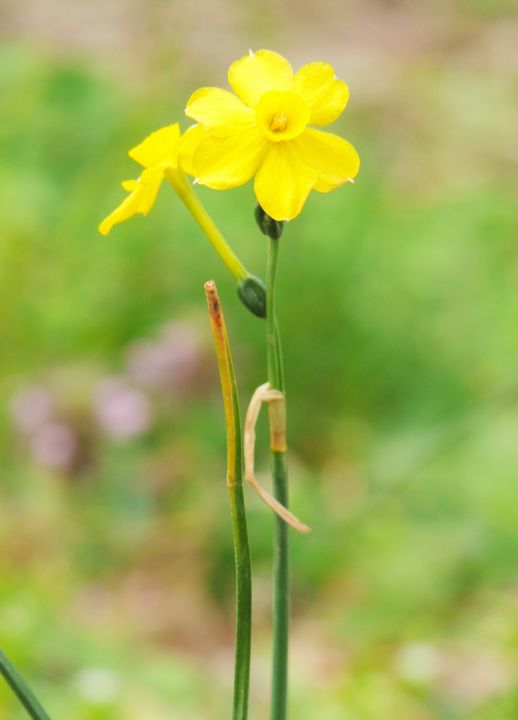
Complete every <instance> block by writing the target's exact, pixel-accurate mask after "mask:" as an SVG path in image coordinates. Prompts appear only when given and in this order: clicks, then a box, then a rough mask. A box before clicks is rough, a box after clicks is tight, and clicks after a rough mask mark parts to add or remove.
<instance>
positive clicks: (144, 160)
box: [99, 123, 180, 235]
mask: <svg viewBox="0 0 518 720" xmlns="http://www.w3.org/2000/svg"><path fill="white" fill-rule="evenodd" d="M179 143H180V126H179V125H178V123H175V124H174V125H168V126H167V127H164V128H161V129H160V130H156V131H155V132H153V133H151V135H148V137H147V138H145V140H143V141H142V142H141V143H140V144H139V145H137V146H136V147H134V148H132V149H131V150H130V151H129V153H128V155H129V156H130V158H132V160H135V161H136V162H138V163H139V165H142V167H143V168H144V172H143V173H142V174H141V175H140V177H139V178H138V179H137V180H125V181H124V182H123V183H122V187H123V189H124V190H126V191H127V192H129V193H130V195H128V197H127V198H126V199H125V200H123V201H122V203H121V204H120V205H119V206H118V207H117V208H116V209H115V210H114V211H113V212H112V213H110V215H108V217H106V218H105V219H104V220H103V221H102V222H101V224H100V225H99V232H100V233H102V235H108V233H109V232H110V230H111V229H112V227H113V226H114V225H117V224H118V223H121V222H123V221H124V220H128V218H130V217H133V215H135V214H137V213H140V214H141V215H147V214H148V212H149V211H150V210H151V208H152V207H153V204H154V202H155V199H156V196H157V194H158V191H159V189H160V185H161V184H162V180H163V179H164V177H165V175H166V172H168V171H169V172H171V171H172V172H175V171H176V172H179V171H178V148H179Z"/></svg>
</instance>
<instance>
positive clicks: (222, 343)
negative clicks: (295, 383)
mask: <svg viewBox="0 0 518 720" xmlns="http://www.w3.org/2000/svg"><path fill="white" fill-rule="evenodd" d="M205 294H206V296H207V304H208V307H209V315H210V321H211V327H212V334H213V337H214V344H215V347H216V355H217V358H218V367H219V376H220V381H221V390H222V393H223V403H224V406H225V423H226V428H227V486H228V493H229V498H230V511H231V515H232V535H233V540H234V558H235V565H236V652H235V666H234V706H233V714H232V720H246V718H247V715H248V692H249V684H250V652H251V644H252V566H251V560H250V550H249V546H248V529H247V522H246V510H245V501H244V495H243V441H242V434H241V419H240V413H239V399H238V394H237V385H236V377H235V374H234V367H233V363H232V356H231V352H230V345H229V342H228V336H227V331H226V327H225V319H224V317H223V312H222V310H221V304H220V302H219V298H218V293H217V289H216V284H215V283H214V282H213V281H212V280H211V281H209V282H207V283H205Z"/></svg>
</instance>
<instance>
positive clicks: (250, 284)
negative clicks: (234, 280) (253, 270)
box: [237, 275, 266, 318]
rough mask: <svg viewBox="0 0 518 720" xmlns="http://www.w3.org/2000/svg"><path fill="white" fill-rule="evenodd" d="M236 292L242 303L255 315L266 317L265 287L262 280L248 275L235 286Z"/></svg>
mask: <svg viewBox="0 0 518 720" xmlns="http://www.w3.org/2000/svg"><path fill="white" fill-rule="evenodd" d="M237 294H238V297H239V299H240V300H241V302H242V303H243V305H244V306H245V307H246V308H247V309H248V310H250V312H251V313H252V314H253V315H257V317H260V318H264V317H266V287H265V285H264V283H263V281H262V280H260V279H259V278H257V277H255V276H254V275H249V276H248V277H246V278H245V279H244V280H241V281H240V282H239V283H238V286H237Z"/></svg>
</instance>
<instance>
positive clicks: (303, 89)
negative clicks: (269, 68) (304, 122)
mask: <svg viewBox="0 0 518 720" xmlns="http://www.w3.org/2000/svg"><path fill="white" fill-rule="evenodd" d="M294 88H295V90H296V91H297V92H299V93H300V94H301V95H302V96H303V97H304V98H305V100H306V101H307V103H308V104H309V106H310V108H311V119H310V122H311V123H312V124H313V125H328V124H329V123H331V122H334V121H335V120H336V118H337V117H338V116H339V115H341V114H342V112H343V110H344V108H345V106H346V105H347V100H348V99H349V88H348V87H347V85H346V84H345V83H344V82H342V80H337V79H336V77H335V73H334V70H333V68H332V67H331V65H328V64H327V63H324V62H314V63H309V64H308V65H304V66H303V67H301V68H300V70H298V71H297V73H296V74H295V80H294Z"/></svg>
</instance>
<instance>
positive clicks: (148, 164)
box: [99, 123, 256, 305]
mask: <svg viewBox="0 0 518 720" xmlns="http://www.w3.org/2000/svg"><path fill="white" fill-rule="evenodd" d="M201 136H203V137H205V133H204V131H203V129H202V128H201V127H200V126H199V125H195V126H193V127H191V128H189V129H188V130H187V131H186V132H185V133H184V134H183V135H182V134H181V132H180V127H179V125H178V123H175V124H174V125H168V126H167V127H164V128H161V129H160V130H156V131H155V132H153V133H151V135H148V137H147V138H145V139H144V140H143V141H142V142H141V143H140V144H139V145H137V146H136V147H134V148H132V149H131V150H130V151H129V153H128V155H129V156H130V158H132V159H133V160H135V161H136V162H138V163H139V165H142V167H143V168H144V171H143V172H142V174H141V175H140V177H139V178H138V179H137V180H125V181H124V182H123V183H122V187H123V188H124V190H126V191H127V192H129V193H130V194H129V195H128V197H127V198H126V199H125V200H123V201H122V203H121V204H120V205H119V206H118V207H117V208H115V210H114V211H113V212H112V213H110V214H109V215H108V217H106V218H105V219H104V220H103V221H102V222H101V223H100V225H99V232H100V233H101V234H102V235H108V233H109V232H110V230H111V229H112V227H113V226H114V225H117V224H118V223H121V222H124V220H128V219H129V218H130V217H133V215H136V214H137V213H140V214H141V215H147V214H148V212H149V211H150V210H151V208H152V207H153V204H154V202H155V199H156V196H157V194H158V191H159V190H160V186H161V184H162V181H163V180H164V178H167V180H169V182H170V184H171V185H172V187H173V189H174V190H175V191H176V193H177V195H178V197H179V198H180V200H181V201H182V202H183V204H184V205H185V206H186V208H187V209H188V210H189V212H190V213H191V215H192V216H193V218H194V219H195V220H196V222H197V223H198V225H199V226H200V229H201V230H202V231H203V233H204V234H205V235H206V237H207V238H208V240H209V242H210V243H211V244H212V246H213V247H214V249H215V250H216V252H217V253H218V255H219V256H220V258H221V259H222V260H223V262H224V263H225V265H226V266H227V268H228V269H229V270H230V272H231V273H232V274H233V275H234V277H236V278H237V279H238V280H239V281H244V282H250V281H252V285H253V287H252V290H254V289H255V284H254V282H255V280H256V279H255V278H253V277H252V276H251V275H250V273H249V272H248V271H247V270H246V268H245V267H244V266H243V264H242V263H241V262H240V260H239V258H238V257H237V256H236V255H235V253H234V251H233V250H232V248H231V247H230V245H229V244H228V243H227V242H226V240H225V238H224V237H223V235H222V234H221V233H220V231H219V230H218V228H217V227H216V225H215V224H214V222H213V221H212V219H211V218H210V216H209V215H208V214H207V212H206V210H205V208H204V207H203V205H202V204H201V203H200V201H199V199H198V197H197V196H196V194H195V193H194V191H193V188H192V187H191V184H190V183H189V182H188V181H187V178H186V177H185V174H184V173H189V174H191V175H192V174H193V169H192V155H193V151H194V149H195V148H196V147H197V145H198V143H199V139H200V137H201ZM244 302H245V305H247V302H246V301H244Z"/></svg>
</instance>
